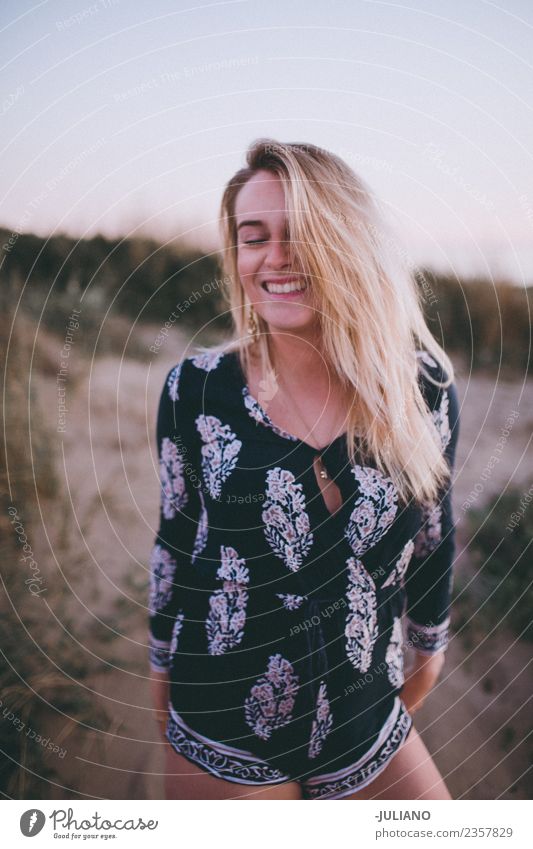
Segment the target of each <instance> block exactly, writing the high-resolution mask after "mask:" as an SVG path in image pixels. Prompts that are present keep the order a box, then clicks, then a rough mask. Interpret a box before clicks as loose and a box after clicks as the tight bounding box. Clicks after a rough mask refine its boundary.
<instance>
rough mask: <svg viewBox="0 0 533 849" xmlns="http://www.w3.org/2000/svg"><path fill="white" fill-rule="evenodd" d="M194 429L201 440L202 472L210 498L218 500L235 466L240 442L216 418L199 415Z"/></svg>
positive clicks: (226, 426) (228, 428)
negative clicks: (223, 485)
mask: <svg viewBox="0 0 533 849" xmlns="http://www.w3.org/2000/svg"><path fill="white" fill-rule="evenodd" d="M196 428H197V430H198V433H199V434H200V436H201V438H202V442H203V443H204V444H203V445H202V472H203V475H204V481H205V485H206V487H207V489H208V491H209V493H210V495H211V497H212V498H219V497H220V494H221V491H222V484H223V483H224V481H225V480H226V479H227V478H228V477H229V475H230V474H231V472H232V471H233V469H234V468H235V466H236V464H237V458H238V456H239V451H240V450H241V446H242V442H241V441H240V439H237V437H236V436H235V434H234V433H232V431H231V428H230V427H229V425H227V424H222V422H221V421H220V419H218V418H217V417H216V416H204V415H200V416H198V418H197V419H196Z"/></svg>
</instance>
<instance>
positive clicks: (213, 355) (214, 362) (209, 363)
mask: <svg viewBox="0 0 533 849" xmlns="http://www.w3.org/2000/svg"><path fill="white" fill-rule="evenodd" d="M223 356H224V355H223V354H222V353H220V352H218V351H205V352H202V353H201V354H196V356H194V357H191V362H192V364H193V365H194V366H196V368H201V369H203V370H204V371H212V370H213V369H214V368H216V367H217V366H218V364H219V362H220V360H221V359H222V357H223Z"/></svg>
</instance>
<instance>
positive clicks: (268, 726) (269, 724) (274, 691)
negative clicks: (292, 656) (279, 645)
mask: <svg viewBox="0 0 533 849" xmlns="http://www.w3.org/2000/svg"><path fill="white" fill-rule="evenodd" d="M298 687H299V678H298V676H297V675H296V673H295V672H294V669H293V666H292V664H291V663H290V662H289V661H288V660H286V659H285V658H284V657H283V656H282V655H281V654H275V655H271V656H270V658H269V662H268V669H267V671H266V672H265V674H264V675H262V676H261V677H260V678H259V679H258V681H257V683H256V684H254V686H253V687H252V689H251V692H250V695H249V696H248V697H247V699H246V701H245V703H244V716H245V720H246V723H247V724H248V725H249V726H250V728H251V729H252V731H253V732H254V734H256V735H257V736H258V737H260V738H261V739H262V740H268V739H269V738H270V737H271V735H272V732H273V731H275V730H276V729H278V728H282V727H283V726H284V725H287V724H288V723H289V722H290V721H291V720H292V710H293V707H294V702H295V699H296V694H297V692H298Z"/></svg>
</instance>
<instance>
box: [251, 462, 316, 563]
mask: <svg viewBox="0 0 533 849" xmlns="http://www.w3.org/2000/svg"><path fill="white" fill-rule="evenodd" d="M294 481H295V477H294V475H293V474H292V472H289V471H288V470H287V469H280V468H279V466H276V467H275V468H274V469H269V471H268V472H267V490H266V495H267V497H266V500H265V503H264V505H263V512H262V518H263V522H264V523H265V529H264V531H265V536H266V539H267V541H268V543H269V545H270V546H271V547H272V550H273V551H274V553H275V554H276V555H277V557H279V558H281V560H283V562H284V563H285V565H286V566H287V568H288V569H290V570H291V571H292V572H296V570H297V569H299V568H300V566H301V565H302V562H303V558H304V557H305V555H306V554H307V552H308V551H309V549H310V547H311V545H312V543H313V533H312V531H311V530H310V522H309V516H308V514H307V512H306V510H305V507H306V504H305V497H304V494H303V491H302V489H303V487H302V484H301V483H295V482H294Z"/></svg>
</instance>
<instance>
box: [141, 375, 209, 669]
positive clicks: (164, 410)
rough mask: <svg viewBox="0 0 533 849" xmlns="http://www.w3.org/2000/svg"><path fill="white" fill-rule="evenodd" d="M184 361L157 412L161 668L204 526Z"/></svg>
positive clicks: (153, 609)
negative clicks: (190, 442)
mask: <svg viewBox="0 0 533 849" xmlns="http://www.w3.org/2000/svg"><path fill="white" fill-rule="evenodd" d="M182 366H183V363H179V364H178V365H177V366H176V367H175V368H173V369H172V370H171V371H170V372H169V373H168V374H167V377H166V379H165V385H164V387H163V391H162V392H161V396H160V400H159V409H158V414H157V428H156V438H157V453H158V460H159V482H160V509H159V527H158V532H157V535H156V537H155V541H154V545H153V547H152V551H151V554H150V591H149V662H150V668H151V669H152V670H155V671H158V672H159V671H164V670H166V669H168V668H169V667H170V664H171V658H172V644H173V642H174V641H175V640H176V639H177V636H178V633H179V631H180V629H181V626H182V622H183V617H184V613H183V610H182V609H181V608H180V598H181V589H182V587H184V586H186V583H187V572H188V567H189V566H190V563H191V556H192V547H193V544H194V539H195V537H196V533H197V529H198V515H199V511H200V496H199V494H198V489H197V488H196V487H194V486H192V484H191V482H190V476H188V474H187V470H188V469H190V468H191V466H192V463H191V462H190V458H189V457H188V453H189V451H188V448H187V446H186V444H185V442H184V436H183V432H182V425H183V423H184V421H185V419H184V417H185V415H186V401H185V399H184V398H183V397H181V398H180V392H181V394H183V393H182V382H183V381H182V374H181V372H182Z"/></svg>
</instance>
